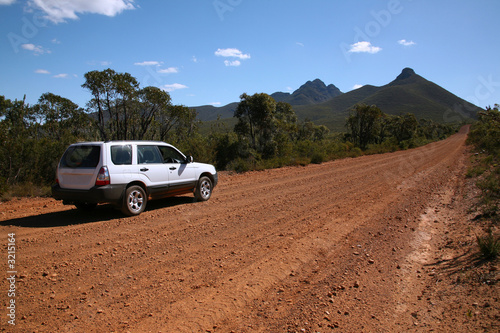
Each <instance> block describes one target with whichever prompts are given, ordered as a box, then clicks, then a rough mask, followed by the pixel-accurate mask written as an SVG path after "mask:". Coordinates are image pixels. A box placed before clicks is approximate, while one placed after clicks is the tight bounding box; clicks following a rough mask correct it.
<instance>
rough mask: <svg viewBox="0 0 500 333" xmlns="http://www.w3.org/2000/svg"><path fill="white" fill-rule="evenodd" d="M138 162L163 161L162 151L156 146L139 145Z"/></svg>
mask: <svg viewBox="0 0 500 333" xmlns="http://www.w3.org/2000/svg"><path fill="white" fill-rule="evenodd" d="M137 163H139V164H152V163H163V162H162V158H161V155H160V151H159V150H158V147H156V146H142V145H140V146H137Z"/></svg>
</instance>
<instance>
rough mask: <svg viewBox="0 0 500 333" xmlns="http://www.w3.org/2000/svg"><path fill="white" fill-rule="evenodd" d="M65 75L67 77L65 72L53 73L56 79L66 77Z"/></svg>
mask: <svg viewBox="0 0 500 333" xmlns="http://www.w3.org/2000/svg"><path fill="white" fill-rule="evenodd" d="M67 77H68V74H66V73H61V74H57V75H54V78H56V79H66V78H67Z"/></svg>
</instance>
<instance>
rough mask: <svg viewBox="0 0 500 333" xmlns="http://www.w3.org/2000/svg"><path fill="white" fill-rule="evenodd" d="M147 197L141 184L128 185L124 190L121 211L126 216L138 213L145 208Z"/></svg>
mask: <svg viewBox="0 0 500 333" xmlns="http://www.w3.org/2000/svg"><path fill="white" fill-rule="evenodd" d="M147 201H148V197H147V196H146V191H144V189H143V188H142V187H141V186H138V185H134V186H130V187H129V188H127V189H126V190H125V197H124V200H123V205H122V212H123V213H124V214H125V215H128V216H134V215H139V214H140V213H142V212H143V211H144V209H146V203H147Z"/></svg>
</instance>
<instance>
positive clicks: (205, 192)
mask: <svg viewBox="0 0 500 333" xmlns="http://www.w3.org/2000/svg"><path fill="white" fill-rule="evenodd" d="M194 196H195V197H196V200H198V201H207V200H208V199H210V197H211V196H212V180H210V178H208V177H207V176H203V177H201V178H200V180H199V181H198V185H197V186H196V191H195V192H194Z"/></svg>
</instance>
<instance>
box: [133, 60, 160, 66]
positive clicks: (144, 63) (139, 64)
mask: <svg viewBox="0 0 500 333" xmlns="http://www.w3.org/2000/svg"><path fill="white" fill-rule="evenodd" d="M161 64H163V63H162V62H159V61H143V62H136V63H134V65H136V66H160V65H161Z"/></svg>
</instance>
